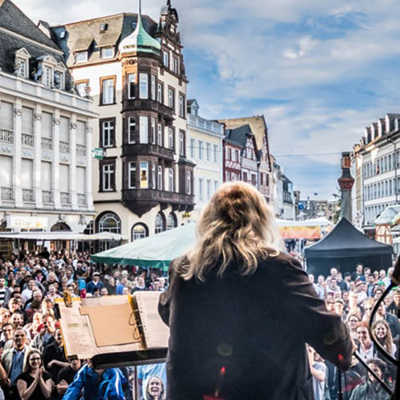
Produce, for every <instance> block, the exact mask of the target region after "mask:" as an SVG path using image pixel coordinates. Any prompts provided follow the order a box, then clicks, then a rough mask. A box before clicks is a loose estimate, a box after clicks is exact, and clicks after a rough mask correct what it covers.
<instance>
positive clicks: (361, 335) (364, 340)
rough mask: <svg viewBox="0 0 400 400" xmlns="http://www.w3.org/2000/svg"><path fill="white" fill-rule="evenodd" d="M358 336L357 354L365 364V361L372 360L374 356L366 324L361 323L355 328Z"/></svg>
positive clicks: (372, 344) (373, 347)
mask: <svg viewBox="0 0 400 400" xmlns="http://www.w3.org/2000/svg"><path fill="white" fill-rule="evenodd" d="M357 336H358V349H357V350H358V354H359V355H360V356H361V358H362V359H363V360H364V361H365V362H366V361H367V360H369V359H371V358H374V357H375V355H376V352H375V346H374V343H373V342H372V340H371V336H370V334H369V330H368V323H367V322H365V321H362V322H360V323H359V324H358V326H357Z"/></svg>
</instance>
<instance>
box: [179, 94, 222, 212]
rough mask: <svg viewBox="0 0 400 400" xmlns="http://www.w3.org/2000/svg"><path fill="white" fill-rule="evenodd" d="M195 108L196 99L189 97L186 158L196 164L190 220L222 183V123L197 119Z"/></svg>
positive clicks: (196, 107)
mask: <svg viewBox="0 0 400 400" xmlns="http://www.w3.org/2000/svg"><path fill="white" fill-rule="evenodd" d="M198 111H199V105H198V103H197V101H196V100H194V99H193V100H189V101H188V114H187V117H188V144H189V159H190V160H191V161H193V162H194V163H195V164H196V166H195V168H194V182H193V183H194V195H195V204H196V205H195V209H194V212H193V214H194V215H193V218H194V219H196V217H197V216H198V214H199V212H200V211H201V209H202V208H203V207H204V205H205V204H207V202H208V201H209V200H210V198H211V196H212V195H213V194H214V193H215V191H216V190H217V188H218V187H219V185H220V184H221V183H222V182H223V177H222V165H223V164H222V140H223V138H224V126H223V124H220V123H218V122H216V121H209V120H206V119H204V118H201V117H200V116H199V115H198Z"/></svg>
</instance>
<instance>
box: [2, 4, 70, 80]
mask: <svg viewBox="0 0 400 400" xmlns="http://www.w3.org/2000/svg"><path fill="white" fill-rule="evenodd" d="M11 19H12V20H13V23H12V24H11ZM10 25H12V26H10ZM0 27H3V28H6V29H7V30H10V31H12V32H14V33H17V34H18V35H19V36H16V35H13V34H10V33H7V32H5V31H0V43H1V46H0V68H1V69H2V70H3V71H4V72H8V73H13V72H14V69H15V52H16V51H17V50H19V49H21V48H25V49H26V50H27V51H28V52H29V54H30V55H31V57H32V58H31V60H35V59H38V58H39V57H42V56H45V55H51V56H53V57H54V58H55V59H56V60H57V62H63V56H62V55H61V54H60V49H59V48H58V47H57V45H56V44H55V43H54V42H53V41H52V40H51V39H49V38H48V37H47V36H46V35H45V34H44V33H43V32H42V31H41V30H40V29H39V28H38V27H37V26H36V25H35V24H34V23H33V21H31V20H30V19H29V18H28V17H27V16H26V15H25V14H23V13H22V12H21V11H20V10H19V8H18V7H16V6H15V5H14V4H13V3H12V2H11V1H9V0H4V1H3V3H2V4H1V3H0ZM10 28H12V29H10ZM21 35H22V36H23V37H22V36H21ZM25 38H26V39H25ZM32 41H34V42H32ZM35 42H36V44H35ZM43 45H44V46H47V47H43ZM53 49H54V51H53Z"/></svg>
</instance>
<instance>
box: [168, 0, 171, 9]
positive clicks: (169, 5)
mask: <svg viewBox="0 0 400 400" xmlns="http://www.w3.org/2000/svg"><path fill="white" fill-rule="evenodd" d="M167 6H168V8H171V0H167Z"/></svg>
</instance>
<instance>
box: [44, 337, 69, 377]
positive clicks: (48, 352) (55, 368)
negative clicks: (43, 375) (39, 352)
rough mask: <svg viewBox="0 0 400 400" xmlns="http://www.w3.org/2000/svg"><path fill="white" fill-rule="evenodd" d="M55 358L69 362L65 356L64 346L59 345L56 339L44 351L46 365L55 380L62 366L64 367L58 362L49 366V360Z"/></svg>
mask: <svg viewBox="0 0 400 400" xmlns="http://www.w3.org/2000/svg"><path fill="white" fill-rule="evenodd" d="M53 360H58V361H62V362H67V359H66V358H65V354H64V348H63V347H62V346H59V345H58V344H57V342H56V341H53V342H52V343H50V344H49V345H47V346H46V347H45V348H44V351H43V363H44V367H45V368H46V370H47V371H48V372H49V373H50V375H51V377H52V378H53V380H55V379H56V378H57V375H58V373H59V372H60V370H61V368H63V367H61V366H59V365H57V364H52V366H51V367H49V362H50V361H53Z"/></svg>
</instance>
